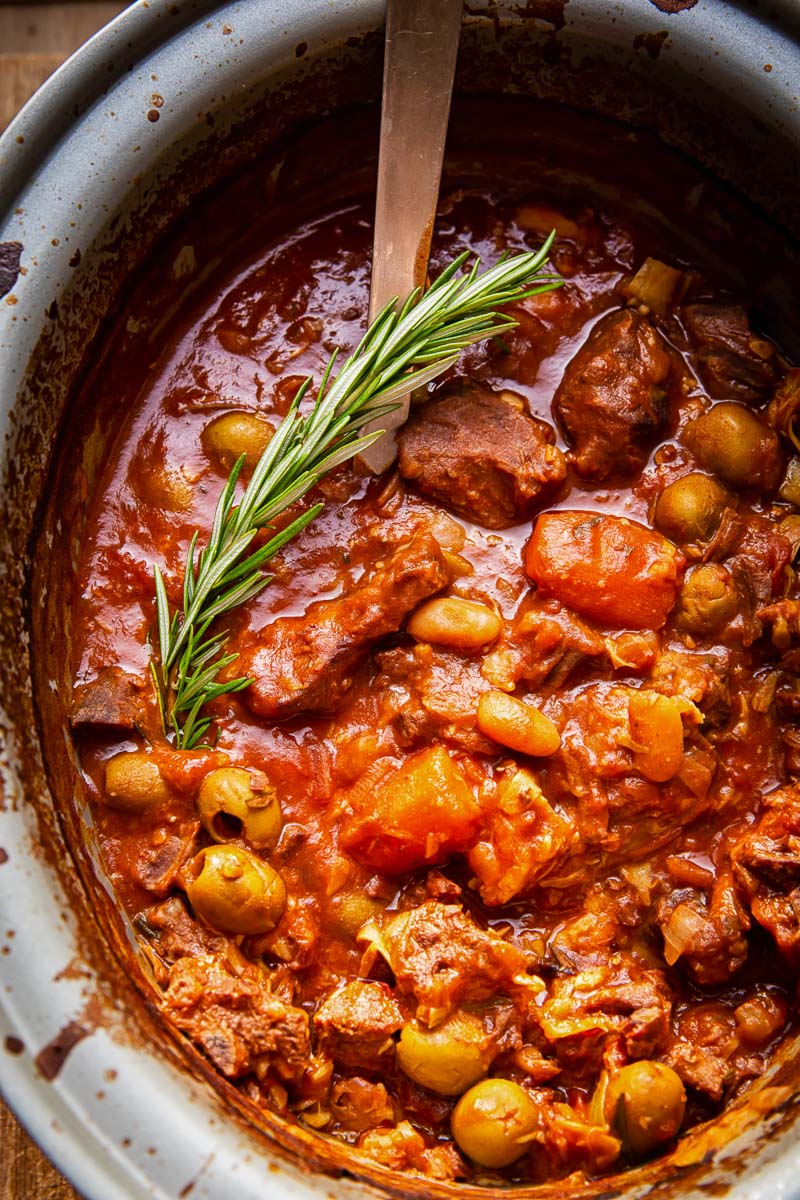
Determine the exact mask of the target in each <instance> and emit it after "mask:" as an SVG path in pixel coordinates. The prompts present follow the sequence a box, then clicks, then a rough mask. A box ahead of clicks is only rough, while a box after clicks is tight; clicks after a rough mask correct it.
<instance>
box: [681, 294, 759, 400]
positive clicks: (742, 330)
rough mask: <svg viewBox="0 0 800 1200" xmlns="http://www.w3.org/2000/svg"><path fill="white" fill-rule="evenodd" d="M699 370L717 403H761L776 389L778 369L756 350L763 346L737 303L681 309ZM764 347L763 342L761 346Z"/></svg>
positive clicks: (693, 305) (693, 306)
mask: <svg viewBox="0 0 800 1200" xmlns="http://www.w3.org/2000/svg"><path fill="white" fill-rule="evenodd" d="M681 317H682V319H683V323H684V326H685V327H686V332H687V333H688V334H689V339H690V341H691V344H692V347H693V348H694V358H695V362H696V363H697V370H698V373H699V375H700V378H701V380H702V382H703V386H704V387H705V389H706V391H707V392H708V394H709V396H711V397H712V398H713V399H714V400H741V401H742V402H743V403H744V404H759V403H762V402H763V401H764V400H766V399H768V398H769V396H770V395H771V393H772V390H773V388H774V386H775V367H774V365H773V363H772V362H771V361H770V359H769V358H763V357H762V355H760V354H757V353H756V351H755V350H754V349H753V346H754V345H758V344H759V339H757V338H755V337H754V335H753V331H752V330H751V328H750V323H749V321H748V319H747V313H746V312H745V310H744V309H743V308H740V307H739V306H738V305H735V304H687V305H686V307H685V308H683V309H681ZM761 344H762V345H763V344H764V343H763V342H762V343H761Z"/></svg>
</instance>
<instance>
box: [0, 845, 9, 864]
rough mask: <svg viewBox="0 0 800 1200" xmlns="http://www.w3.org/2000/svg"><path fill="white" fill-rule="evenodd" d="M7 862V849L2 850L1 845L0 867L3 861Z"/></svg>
mask: <svg viewBox="0 0 800 1200" xmlns="http://www.w3.org/2000/svg"><path fill="white" fill-rule="evenodd" d="M7 862H8V851H7V850H4V849H3V847H2V846H0V867H2V865H3V863H7Z"/></svg>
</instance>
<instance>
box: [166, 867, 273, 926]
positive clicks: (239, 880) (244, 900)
mask: <svg viewBox="0 0 800 1200" xmlns="http://www.w3.org/2000/svg"><path fill="white" fill-rule="evenodd" d="M189 874H190V876H191V879H190V882H189V883H187V885H186V894H187V896H188V897H189V902H190V903H191V905H192V908H193V909H194V911H195V913H196V915H197V916H198V917H200V919H201V920H203V921H205V923H206V924H207V925H210V926H211V928H212V929H216V930H217V931H218V932H219V933H234V934H236V933H240V934H252V933H268V932H269V931H270V930H271V929H274V928H275V926H276V925H277V924H278V921H280V919H281V917H282V915H283V910H284V908H285V907H286V888H285V886H284V883H283V880H282V879H281V877H280V875H279V874H278V872H277V871H274V870H273V869H272V867H270V866H269V865H268V863H265V862H262V861H261V859H259V858H256V856H255V855H254V854H251V853H250V852H249V851H247V850H244V849H242V847H241V846H206V848H205V849H204V850H201V851H200V852H199V853H198V854H196V855H195V857H194V858H193V859H192V862H191V864H190V867H189Z"/></svg>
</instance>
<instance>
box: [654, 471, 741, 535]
mask: <svg viewBox="0 0 800 1200" xmlns="http://www.w3.org/2000/svg"><path fill="white" fill-rule="evenodd" d="M730 502H731V499H730V496H729V495H728V493H727V492H726V491H725V489H724V488H723V487H721V486H720V484H718V483H717V482H716V480H714V479H712V478H711V476H710V475H702V474H701V473H700V472H699V471H693V472H692V473H691V474H690V475H684V476H682V477H681V478H680V479H676V480H675V482H674V483H671V484H669V486H668V487H665V488H664V491H663V492H662V493H661V495H660V496H659V497H658V500H657V502H656V509H655V523H656V525H657V526H658V528H659V529H660V530H661V532H662V533H663V534H666V536H667V537H668V538H671V539H672V541H673V542H679V543H680V544H682V545H686V544H687V543H690V542H704V541H707V540H708V539H709V538H710V537H712V536H713V534H714V532H715V530H716V528H717V526H718V525H719V522H720V518H721V516H722V513H723V511H724V510H725V507H726V505H728V504H730Z"/></svg>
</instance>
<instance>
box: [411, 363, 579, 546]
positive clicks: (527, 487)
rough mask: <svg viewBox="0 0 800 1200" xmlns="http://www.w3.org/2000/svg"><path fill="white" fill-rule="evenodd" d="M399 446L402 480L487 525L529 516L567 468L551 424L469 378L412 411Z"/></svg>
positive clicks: (497, 525)
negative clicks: (536, 417)
mask: <svg viewBox="0 0 800 1200" xmlns="http://www.w3.org/2000/svg"><path fill="white" fill-rule="evenodd" d="M398 447H399V457H398V465H399V468H400V474H401V475H402V476H403V478H404V479H407V480H410V481H411V482H413V483H415V484H416V486H417V487H418V488H419V490H420V491H421V492H422V494H423V495H424V496H429V497H430V498H431V499H433V500H438V501H439V503H441V504H444V505H446V506H447V507H448V508H450V509H452V510H453V511H454V512H457V513H459V514H460V515H461V516H463V517H466V518H467V519H468V520H470V521H475V522H476V523H477V524H478V525H485V526H486V527H487V528H489V529H503V528H505V527H506V526H507V525H512V524H513V523H514V522H515V521H521V520H523V519H524V518H525V517H528V516H530V515H531V514H532V513H533V512H534V511H535V509H536V507H537V505H538V504H539V503H540V501H541V499H542V497H543V495H545V494H546V493H547V492H548V491H550V490H552V488H553V487H554V486H555V485H556V484H559V483H560V482H561V481H562V479H563V478H564V476H565V474H566V468H565V465H564V457H563V455H562V454H561V451H560V450H558V449H557V448H556V447H555V446H554V445H552V431H551V430H550V428H549V426H548V425H546V424H545V423H544V422H543V421H535V420H534V419H533V418H532V417H529V416H528V415H527V414H526V413H524V412H522V411H521V410H520V409H519V408H516V407H515V406H514V404H513V403H510V402H509V401H508V400H506V399H504V398H503V397H502V396H501V395H500V394H498V393H497V392H493V391H492V390H491V389H490V388H486V387H479V386H478V385H477V384H473V383H469V382H466V381H460V382H459V383H458V384H457V386H456V387H455V388H454V389H453V390H452V391H451V390H448V392H447V394H445V395H441V394H440V395H439V396H437V397H436V398H435V399H433V400H430V401H429V402H428V403H427V404H425V405H423V406H422V407H421V408H419V409H417V410H416V412H414V413H412V415H411V417H410V418H409V420H408V421H407V422H406V424H405V426H404V427H403V429H401V431H400V434H399V436H398Z"/></svg>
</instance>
